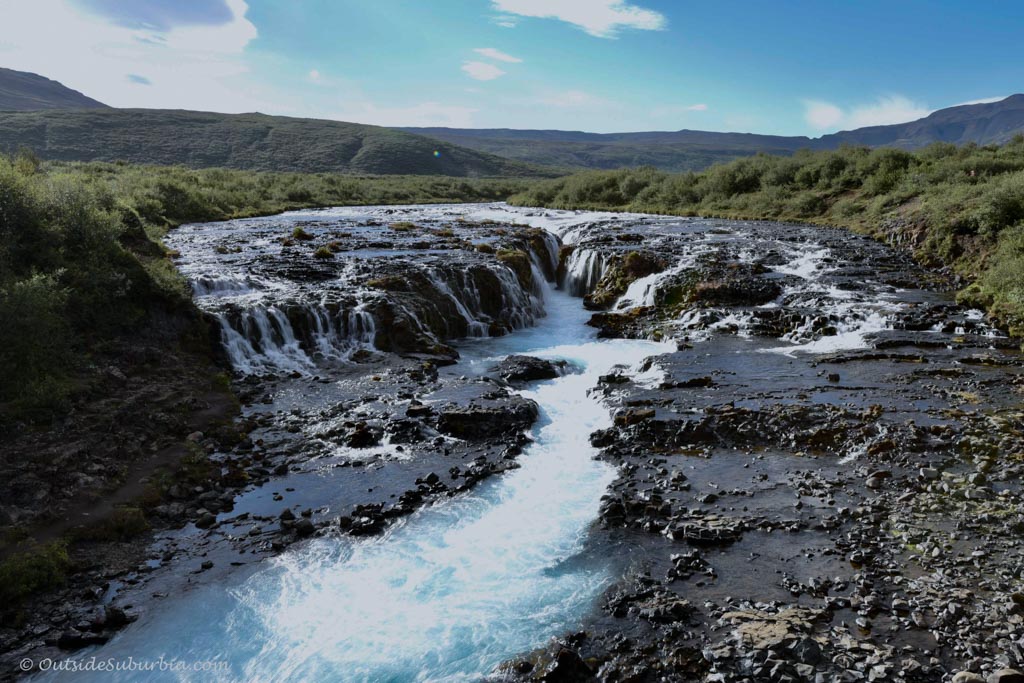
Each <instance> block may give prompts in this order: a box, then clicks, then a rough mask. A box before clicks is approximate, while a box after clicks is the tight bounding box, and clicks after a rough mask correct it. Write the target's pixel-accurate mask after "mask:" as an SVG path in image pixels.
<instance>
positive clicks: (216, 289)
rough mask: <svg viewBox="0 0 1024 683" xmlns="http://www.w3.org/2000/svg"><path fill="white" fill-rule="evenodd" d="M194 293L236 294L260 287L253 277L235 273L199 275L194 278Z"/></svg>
mask: <svg viewBox="0 0 1024 683" xmlns="http://www.w3.org/2000/svg"><path fill="white" fill-rule="evenodd" d="M190 284H191V285H192V293H193V294H195V295H196V296H224V295H229V296H235V295H238V294H245V293H248V292H251V291H253V290H255V289H257V288H258V285H257V284H256V283H255V282H254V281H253V279H252V278H250V277H247V276H244V275H238V274H235V273H218V274H216V275H197V276H195V277H194V278H192V280H191V283H190Z"/></svg>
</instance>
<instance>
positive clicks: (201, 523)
mask: <svg viewBox="0 0 1024 683" xmlns="http://www.w3.org/2000/svg"><path fill="white" fill-rule="evenodd" d="M216 523H217V516H216V515H214V514H213V513H211V512H207V513H206V514H204V515H203V516H202V517H200V518H199V519H197V520H196V527H197V528H199V529H209V528H210V527H212V526H213V525H214V524H216Z"/></svg>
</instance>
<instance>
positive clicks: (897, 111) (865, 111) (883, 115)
mask: <svg viewBox="0 0 1024 683" xmlns="http://www.w3.org/2000/svg"><path fill="white" fill-rule="evenodd" d="M931 113H932V110H931V109H929V108H928V107H926V106H924V105H923V104H919V103H917V102H912V101H910V100H909V99H908V98H906V97H903V96H902V95H889V96H886V97H880V98H878V100H877V101H876V102H874V103H872V104H869V105H865V106H860V107H856V108H855V109H854V110H853V111H851V112H850V114H849V116H847V117H846V125H847V126H849V127H850V128H863V127H865V126H886V125H889V124H892V123H906V122H907V121H916V120H917V119H923V118H924V117H925V116H928V114H931Z"/></svg>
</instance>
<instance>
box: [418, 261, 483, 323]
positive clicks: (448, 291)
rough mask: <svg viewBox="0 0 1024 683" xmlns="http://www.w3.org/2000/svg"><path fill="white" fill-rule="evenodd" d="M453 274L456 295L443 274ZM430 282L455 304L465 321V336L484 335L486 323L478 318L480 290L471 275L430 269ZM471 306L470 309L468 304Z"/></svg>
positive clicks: (462, 272) (464, 272)
mask: <svg viewBox="0 0 1024 683" xmlns="http://www.w3.org/2000/svg"><path fill="white" fill-rule="evenodd" d="M448 275H453V276H454V278H453V279H455V280H456V281H457V289H458V290H459V295H456V294H455V292H454V291H453V290H452V287H451V286H450V285H449V284H448V282H446V281H445V276H448ZM427 277H428V278H429V279H430V282H431V283H432V284H433V285H434V287H436V288H437V289H438V291H440V292H441V293H442V294H444V295H445V296H446V297H448V299H450V300H451V302H452V303H453V304H454V305H455V308H456V310H457V311H458V312H459V315H461V316H462V319H463V320H465V321H466V329H467V332H466V336H467V337H476V338H479V337H486V336H487V330H488V324H487V323H486V322H485V321H483V320H480V319H479V317H478V316H479V314H480V308H481V306H480V292H479V291H478V290H477V288H476V284H475V283H474V282H473V278H472V277H467V274H466V271H450V272H449V271H437V270H434V271H430V272H429V273H428V274H427ZM467 304H468V305H469V306H471V307H472V308H473V310H472V311H471V310H470V308H469V306H467Z"/></svg>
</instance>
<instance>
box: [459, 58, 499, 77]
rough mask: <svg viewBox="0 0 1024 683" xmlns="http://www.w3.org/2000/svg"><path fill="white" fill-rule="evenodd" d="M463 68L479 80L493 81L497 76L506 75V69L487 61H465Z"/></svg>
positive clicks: (467, 73)
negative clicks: (503, 69)
mask: <svg viewBox="0 0 1024 683" xmlns="http://www.w3.org/2000/svg"><path fill="white" fill-rule="evenodd" d="M462 70H463V71H465V72H466V75H468V76H469V77H470V78H475V79H476V80H478V81H493V80H494V79H495V78H498V77H499V76H504V75H505V72H504V71H502V70H501V69H499V68H498V67H496V66H494V65H493V64H488V63H487V62H463V64H462Z"/></svg>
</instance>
